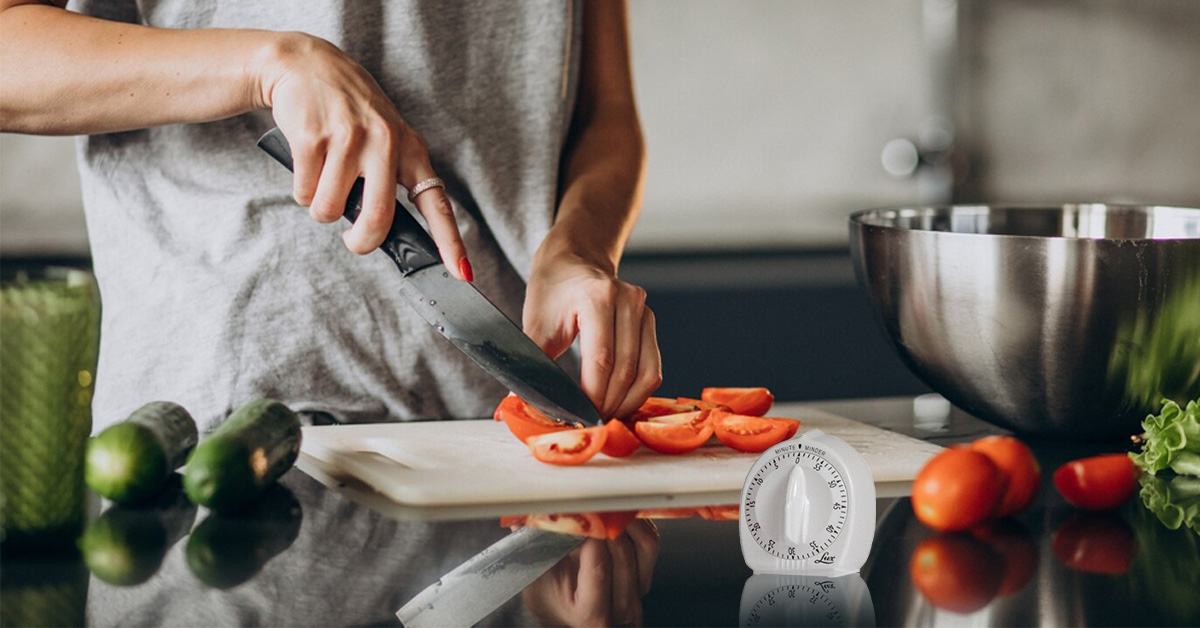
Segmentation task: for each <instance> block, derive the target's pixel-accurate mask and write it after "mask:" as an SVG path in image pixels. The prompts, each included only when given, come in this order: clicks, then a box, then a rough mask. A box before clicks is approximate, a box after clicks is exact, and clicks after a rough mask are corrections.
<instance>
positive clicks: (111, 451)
mask: <svg viewBox="0 0 1200 628" xmlns="http://www.w3.org/2000/svg"><path fill="white" fill-rule="evenodd" d="M198 439H199V433H198V432H197V431H196V422H195V421H194V420H192V415H190V414H188V411H187V410H184V409H183V408H182V407H180V406H179V405H177V404H174V403H171V402H169V401H152V402H150V403H148V404H146V405H144V406H142V407H141V408H139V409H138V410H137V411H135V412H134V413H133V414H131V415H129V418H128V419H126V420H124V421H122V422H121V423H117V424H116V425H113V426H111V427H109V428H108V429H106V430H104V431H103V432H100V433H99V434H97V435H96V436H95V437H94V438H92V439H91V440H90V441H88V446H87V458H86V462H85V464H84V480H85V481H86V482H87V485H88V486H90V487H91V488H92V490H94V491H96V492H97V493H99V494H101V495H103V496H104V497H107V498H109V499H111V500H113V501H114V502H117V503H119V504H132V503H137V502H141V501H145V500H147V499H149V498H151V497H153V496H154V495H156V494H157V493H158V491H159V490H160V489H161V488H162V487H163V484H164V483H165V482H166V480H167V478H168V477H170V475H171V472H172V471H174V470H175V469H177V468H178V467H180V466H181V465H183V463H184V462H185V461H186V460H187V455H188V452H190V451H191V450H192V448H193V447H195V446H196V441H197V440H198Z"/></svg>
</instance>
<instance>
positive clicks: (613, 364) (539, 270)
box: [522, 254, 662, 417]
mask: <svg viewBox="0 0 1200 628" xmlns="http://www.w3.org/2000/svg"><path fill="white" fill-rule="evenodd" d="M522 317H523V320H524V327H525V333H527V334H529V337H530V338H532V339H533V341H534V342H536V343H537V344H538V346H540V347H541V348H542V351H545V352H546V355H549V356H550V357H552V358H557V357H558V356H560V355H562V353H563V352H564V351H566V350H567V348H569V347H570V346H571V343H572V342H574V341H575V338H576V336H578V337H579V342H580V350H581V353H582V356H581V357H582V361H583V371H582V381H581V382H580V383H581V385H582V387H583V392H584V393H585V394H587V396H588V398H589V399H591V400H592V403H593V404H595V406H596V409H597V410H599V411H600V416H603V417H624V416H628V415H630V414H632V413H633V412H634V411H635V410H637V409H638V407H640V406H641V405H642V403H644V402H645V401H646V398H647V397H649V396H650V395H651V394H653V393H654V391H655V390H657V389H658V387H659V385H660V384H662V359H661V357H660V355H659V352H658V338H657V335H656V334H655V327H654V312H652V311H650V308H649V307H646V291H645V290H643V289H642V288H641V287H639V286H635V285H633V284H630V283H626V282H624V281H621V280H620V279H617V277H616V274H615V273H612V272H609V271H607V270H606V269H604V268H603V267H601V266H598V265H596V264H594V263H590V262H588V261H586V260H584V259H582V258H580V257H576V256H573V255H570V254H563V255H557V256H553V257H550V258H544V257H539V259H537V260H535V261H534V264H533V270H532V274H531V276H530V278H529V287H528V290H527V292H526V294H525V309H524V313H523V315H522Z"/></svg>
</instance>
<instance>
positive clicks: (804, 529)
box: [739, 430, 875, 626]
mask: <svg viewBox="0 0 1200 628" xmlns="http://www.w3.org/2000/svg"><path fill="white" fill-rule="evenodd" d="M740 511H741V517H740V522H739V526H740V530H739V532H740V534H739V536H740V539H741V545H742V556H743V557H744V558H745V560H746V564H747V565H748V566H749V567H750V569H752V570H753V571H754V575H753V576H751V577H750V579H748V580H747V581H746V586H745V587H744V588H743V589H742V600H741V620H742V625H743V626H760V625H762V626H768V625H774V626H786V625H824V626H845V625H874V623H875V612H874V607H873V605H872V602H871V592H870V590H869V589H868V588H867V586H866V583H864V582H863V580H862V578H860V577H859V576H858V573H857V572H858V571H859V570H860V569H861V568H862V566H863V563H864V562H866V560H867V555H868V554H869V553H870V551H871V542H872V541H873V540H874V537H875V481H874V479H873V478H872V477H871V470H870V469H869V468H868V467H867V463H866V461H865V460H863V457H862V456H861V455H860V454H859V453H858V452H857V451H856V450H855V449H854V448H853V447H851V446H850V445H849V444H847V443H846V442H845V441H843V440H841V439H838V438H834V437H832V436H829V435H828V434H825V433H823V432H821V431H820V430H811V431H809V432H807V433H805V434H804V435H803V436H801V437H799V438H795V439H792V440H789V441H784V442H783V443H780V444H778V445H775V446H774V447H772V448H770V449H768V450H767V451H766V452H764V453H763V454H762V455H761V456H760V457H759V458H758V460H756V461H755V462H754V466H752V467H751V468H750V472H749V473H748V474H747V476H746V483H745V485H744V486H743V488H742V501H741V505H740Z"/></svg>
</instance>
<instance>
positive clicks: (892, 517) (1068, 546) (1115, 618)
mask: <svg viewBox="0 0 1200 628" xmlns="http://www.w3.org/2000/svg"><path fill="white" fill-rule="evenodd" d="M811 405H812V406H814V407H819V408H820V409H823V410H826V411H829V412H833V413H835V414H841V415H843V416H847V417H851V418H855V419H858V420H863V421H867V422H871V423H874V424H877V425H880V426H882V427H885V428H888V429H893V430H896V431H900V432H903V433H907V434H909V435H913V436H917V437H920V438H924V439H928V440H932V441H935V442H938V443H939V444H949V443H953V442H959V441H963V440H971V439H974V438H976V437H978V436H980V435H983V434H987V433H1000V432H1001V431H1000V430H998V429H996V428H993V427H991V426H989V425H987V424H985V423H982V422H980V421H978V420H976V419H974V418H972V417H969V416H967V415H965V414H963V413H961V412H959V411H957V410H955V411H953V412H952V413H951V415H950V416H949V418H948V419H947V420H946V421H944V422H937V421H934V422H933V423H929V422H922V427H921V428H918V427H917V426H916V425H915V423H914V416H913V411H912V407H913V404H912V400H911V398H889V399H876V400H861V401H849V402H825V403H814V404H811ZM1028 442H1029V444H1030V445H1031V446H1032V447H1033V449H1034V451H1035V453H1036V455H1037V456H1038V459H1039V462H1040V463H1041V465H1042V469H1043V486H1042V490H1041V492H1040V493H1039V496H1038V499H1037V501H1036V502H1035V503H1034V505H1033V506H1032V507H1031V508H1030V509H1028V510H1026V511H1025V512H1023V513H1021V514H1020V515H1019V516H1017V517H1016V518H1014V519H1010V520H1006V521H1004V522H1001V523H999V524H997V525H995V526H993V527H991V528H989V530H987V531H986V532H985V533H980V534H978V535H976V536H971V535H937V534H934V533H933V532H932V531H931V530H929V529H927V528H925V527H923V526H921V525H920V524H919V523H917V522H916V521H915V519H914V518H913V515H912V508H911V505H910V503H909V500H908V499H907V498H902V499H880V500H878V502H877V513H878V516H877V521H878V523H877V526H876V535H875V541H874V545H873V546H872V549H871V554H870V557H869V559H868V560H867V563H866V564H865V565H864V567H863V569H862V572H861V574H860V575H861V581H862V582H863V583H865V586H866V588H867V589H868V590H869V594H870V605H869V608H866V607H859V608H840V609H836V608H835V609H834V610H831V611H829V614H828V615H826V616H825V618H826V619H825V620H826V621H828V622H830V623H831V624H837V623H839V622H841V621H849V622H850V623H855V622H870V621H872V620H873V622H874V623H875V624H876V625H899V624H919V625H933V624H963V623H977V624H987V625H993V624H999V625H1200V595H1198V593H1197V592H1200V537H1198V536H1197V535H1196V534H1195V533H1194V532H1191V531H1189V530H1187V529H1186V528H1183V529H1179V530H1170V529H1168V528H1167V527H1165V526H1164V525H1163V524H1162V523H1160V522H1159V520H1158V519H1157V518H1156V517H1155V516H1154V514H1152V513H1151V512H1150V511H1148V510H1146V509H1145V508H1144V507H1143V506H1142V505H1141V503H1140V502H1139V501H1138V500H1137V499H1136V498H1135V499H1133V500H1130V502H1129V503H1127V504H1126V505H1125V506H1124V507H1122V508H1120V509H1119V510H1117V511H1114V512H1111V513H1104V514H1092V515H1087V514H1084V513H1080V512H1077V511H1075V510H1074V509H1073V508H1071V507H1070V506H1069V505H1067V504H1066V503H1065V502H1064V501H1063V500H1062V498H1061V497H1060V496H1059V495H1058V493H1057V492H1056V491H1055V490H1054V489H1053V487H1052V485H1051V483H1050V481H1049V476H1050V475H1051V474H1052V473H1053V470H1054V469H1055V468H1056V467H1057V466H1058V465H1059V464H1061V463H1062V462H1064V461H1066V460H1069V459H1073V458H1076V457H1080V456H1083V455H1088V454H1092V453H1101V452H1104V451H1115V450H1120V449H1121V447H1122V446H1123V445H1122V444H1121V443H1063V442H1042V441H1028ZM282 485H283V487H284V489H280V490H277V491H275V492H274V493H273V494H271V495H270V496H269V498H268V499H266V500H265V502H264V504H263V506H262V507H261V508H259V509H258V510H257V511H256V512H254V513H251V514H250V515H247V516H243V517H238V518H224V519H215V518H209V515H208V513H206V512H203V511H201V512H199V513H197V512H196V511H195V509H194V508H191V507H188V506H187V505H186V501H185V500H182V499H181V496H180V495H179V494H178V493H176V494H173V495H172V494H168V495H167V496H166V497H165V498H164V504H163V505H160V507H159V509H158V510H157V511H149V512H147V511H144V510H143V511H137V512H132V514H131V512H130V511H125V512H121V511H118V512H117V513H116V514H115V515H114V514H110V513H106V514H105V517H107V519H104V521H106V522H107V523H108V525H109V528H108V529H109V533H110V534H111V535H112V536H111V537H110V538H112V539H123V540H121V543H118V545H121V546H122V547H137V546H141V548H142V549H141V551H139V552H134V553H132V554H130V553H122V552H115V553H113V554H110V555H108V559H109V562H108V563H107V564H109V565H110V566H114V567H113V569H112V571H111V572H110V574H109V575H108V576H107V579H109V580H114V581H115V580H116V579H117V578H118V576H119V577H124V578H126V579H127V580H129V581H131V583H130V584H126V585H119V584H113V583H110V582H106V581H105V580H103V579H101V578H99V577H97V576H96V575H90V574H89V572H88V570H87V567H86V566H85V565H84V563H83V562H82V560H81V559H80V558H78V557H58V558H49V557H42V558H13V557H6V558H5V559H4V566H3V567H4V568H3V570H2V572H0V573H2V575H3V587H2V597H3V604H2V607H0V616H2V617H3V623H4V624H5V625H32V624H38V623H44V624H45V623H48V624H61V625H77V624H80V623H82V622H83V621H84V620H85V619H86V623H87V624H88V625H96V626H109V625H192V626H195V625H205V626H207V625H287V626H300V625H320V626H327V625H377V624H384V625H389V624H396V623H398V620H397V619H396V616H395V612H396V611H397V609H399V608H400V607H401V606H403V605H404V604H405V603H407V602H408V601H409V600H410V599H412V598H413V597H414V596H415V595H416V594H417V593H419V592H420V591H422V590H423V589H424V588H425V587H427V586H429V585H430V584H432V583H434V582H436V581H437V580H438V579H439V578H441V576H442V575H443V574H445V573H447V572H449V571H450V570H452V569H453V568H455V567H456V566H458V565H460V564H461V563H463V562H464V561H466V560H467V559H469V558H471V557H472V556H473V555H475V554H476V553H478V552H480V551H481V550H483V549H484V548H486V547H488V546H489V545H491V544H492V543H494V542H496V541H498V540H500V539H501V538H503V537H505V536H507V535H508V534H509V529H508V528H506V527H501V525H500V522H499V521H498V519H497V518H496V517H487V518H482V519H468V520H458V521H440V522H434V521H414V520H403V521H402V520H395V519H393V518H389V517H387V516H384V515H382V514H379V513H377V512H375V511H373V510H371V509H369V508H367V507H364V506H362V505H360V504H359V503H358V502H356V501H355V500H352V499H351V498H350V497H349V496H348V495H347V494H345V493H344V492H342V491H335V490H330V489H327V488H325V486H323V485H322V484H320V483H319V482H317V481H315V480H313V479H312V478H310V477H309V476H307V475H305V474H304V473H302V472H300V471H299V470H293V471H291V472H290V473H289V474H288V475H287V476H285V478H284V480H283V482H282ZM546 510H547V511H553V510H554V508H553V505H552V504H551V505H548V506H547V508H546ZM693 511H694V512H711V510H706V509H700V510H699V511H695V510H693ZM118 515H119V516H118ZM639 525H643V526H645V525H646V524H639ZM655 525H656V526H657V529H658V532H659V535H660V540H659V544H658V555H657V560H656V561H654V560H651V559H647V556H648V555H649V553H648V552H646V551H645V549H644V548H645V546H644V545H633V544H629V543H627V542H625V541H622V542H621V544H613V545H610V546H608V547H609V550H610V551H608V552H598V551H597V550H596V548H597V547H602V546H601V545H600V542H591V543H593V546H592V549H587V548H584V549H581V550H580V551H579V552H576V553H575V554H573V555H572V556H571V557H570V558H568V559H567V560H564V561H563V562H562V563H560V564H559V565H558V566H556V567H555V568H554V569H552V570H551V572H550V574H549V575H547V576H546V577H544V578H542V579H541V580H539V581H538V582H536V583H535V584H534V585H532V586H531V587H529V588H527V589H526V590H525V591H524V592H523V593H522V594H520V595H516V596H515V597H513V598H512V599H509V600H508V601H507V602H505V603H504V604H503V605H501V606H500V607H499V608H497V609H496V610H495V611H494V612H492V613H491V614H490V615H488V616H487V617H486V619H485V620H484V622H483V623H485V624H490V625H509V624H520V625H529V624H537V623H545V622H549V623H570V622H576V621H579V622H586V621H591V622H592V623H602V624H606V623H620V622H622V621H623V620H627V619H631V620H637V619H640V622H641V623H644V624H646V625H704V626H714V625H736V624H741V625H746V622H747V621H748V620H751V619H754V618H757V619H759V620H761V621H762V622H763V623H768V622H770V623H775V622H780V621H793V620H797V621H798V620H801V619H805V618H807V619H812V617H811V616H796V615H790V616H789V615H778V614H777V615H765V616H764V615H754V616H751V615H749V613H750V612H753V608H751V607H753V602H755V601H758V602H759V605H758V607H760V608H767V607H766V606H763V605H764V604H766V605H770V606H774V605H775V604H776V603H778V604H781V605H786V604H800V605H803V604H804V603H807V602H812V603H814V604H815V603H816V601H817V600H818V598H819V597H820V596H819V595H818V593H819V591H818V592H816V593H813V595H812V596H811V598H810V599H808V600H802V598H804V597H806V596H808V592H809V591H817V589H816V588H811V587H810V588H808V589H805V588H803V586H800V585H797V586H793V587H791V590H792V591H802V592H804V595H801V596H799V597H795V596H791V597H790V598H789V597H785V596H784V595H783V594H782V593H781V594H779V595H778V597H770V599H768V597H761V598H760V599H757V600H750V602H751V604H748V606H747V608H746V609H743V608H742V607H741V602H742V597H743V589H744V588H747V589H749V586H748V584H747V579H748V578H749V577H750V576H751V572H750V570H749V569H748V568H747V567H746V565H745V563H744V562H743V561H742V556H741V551H740V549H739V544H738V527H737V523H736V521H718V520H709V519H704V518H699V517H691V518H679V519H656V520H655ZM193 526H195V527H193ZM189 529H191V530H192V532H191V534H190V535H188V536H185V535H186V533H187V531H188V530H189ZM645 529H649V528H645ZM643 531H644V530H643ZM122 535H123V536H122ZM641 538H644V535H643V537H641ZM918 547H920V548H922V550H923V553H922V556H933V557H935V559H936V560H937V561H939V562H940V563H941V564H944V565H945V568H944V569H942V570H935V573H936V574H937V575H938V576H939V578H940V579H938V580H936V581H932V580H931V581H928V582H925V581H922V582H920V583H914V582H913V580H912V578H910V575H909V574H910V570H909V568H910V563H912V562H913V556H914V553H915V552H916V551H917V548H918ZM163 548H169V549H166V551H165V556H164V554H163ZM631 548H632V551H633V552H634V553H635V554H636V553H638V551H639V548H642V549H641V554H640V555H641V559H642V564H643V567H644V568H646V569H651V568H652V569H653V580H652V584H651V585H650V588H649V591H648V593H646V595H644V596H643V597H642V598H641V600H640V606H639V604H638V600H637V599H636V598H637V595H636V594H631V593H629V592H630V591H632V590H633V589H635V588H637V585H636V582H637V577H636V576H635V575H632V574H633V572H634V571H635V569H636V568H635V565H636V564H637V560H636V559H633V558H632V557H631V556H629V555H628V553H629V552H630V551H631ZM580 552H582V558H581V554H580ZM130 556H132V557H133V558H132V559H130ZM608 557H611V558H608ZM160 558H161V563H160V562H159V560H160ZM1089 570H1090V571H1089ZM1096 570H1100V571H1111V572H1116V573H1093V571H1096ZM631 582H633V583H634V584H631ZM809 584H812V583H809ZM817 584H820V583H817ZM610 588H611V590H613V591H617V592H622V591H623V592H625V594H624V595H622V594H620V593H612V594H610V593H608V591H609V589H610ZM596 590H603V591H605V593H604V594H603V595H599V596H596V595H590V594H589V592H594V591H596ZM779 590H780V591H787V590H788V589H787V587H784V589H779ZM756 591H757V589H756ZM789 599H790V602H789ZM864 604H865V602H864ZM851 606H853V605H851ZM952 609H957V610H952ZM838 612H840V614H838ZM872 616H873V617H872ZM764 617H765V618H764ZM788 617H791V619H790V620H789V619H787V618H788ZM781 618H782V619H781Z"/></svg>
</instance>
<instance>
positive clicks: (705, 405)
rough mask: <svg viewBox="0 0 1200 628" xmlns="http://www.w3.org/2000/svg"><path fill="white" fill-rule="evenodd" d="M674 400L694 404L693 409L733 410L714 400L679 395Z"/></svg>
mask: <svg viewBox="0 0 1200 628" xmlns="http://www.w3.org/2000/svg"><path fill="white" fill-rule="evenodd" d="M675 402H676V403H682V404H686V405H690V406H695V408H694V409H695V410H724V411H726V412H733V410H730V409H729V406H727V405H725V404H723V403H716V402H715V401H705V400H703V399H692V398H691V397H680V398H678V399H676V400H675Z"/></svg>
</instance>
